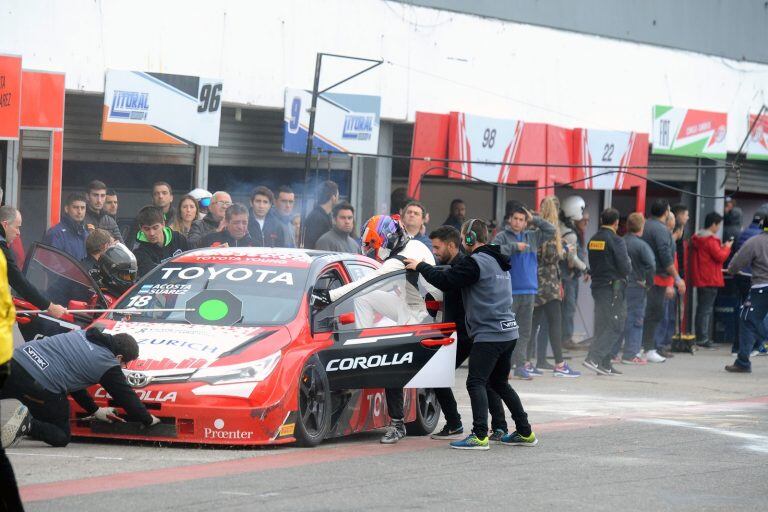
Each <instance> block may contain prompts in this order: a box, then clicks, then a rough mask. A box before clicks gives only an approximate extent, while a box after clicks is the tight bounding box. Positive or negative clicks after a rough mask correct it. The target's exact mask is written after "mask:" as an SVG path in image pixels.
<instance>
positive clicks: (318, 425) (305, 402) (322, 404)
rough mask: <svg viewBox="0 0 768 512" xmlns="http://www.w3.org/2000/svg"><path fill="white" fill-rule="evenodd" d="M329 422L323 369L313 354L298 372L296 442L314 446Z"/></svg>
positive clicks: (325, 379)
mask: <svg viewBox="0 0 768 512" xmlns="http://www.w3.org/2000/svg"><path fill="white" fill-rule="evenodd" d="M330 425H331V393H330V386H329V385H328V377H327V375H326V374H325V369H324V368H323V365H322V364H321V363H320V359H318V357H317V356H312V357H310V358H309V359H308V360H307V362H306V363H304V368H302V370H301V375H300V376H299V414H298V418H297V419H296V434H295V437H296V442H297V443H298V444H300V445H301V446H317V445H318V444H320V443H321V442H322V441H323V439H325V436H326V435H327V434H328V429H329V428H330Z"/></svg>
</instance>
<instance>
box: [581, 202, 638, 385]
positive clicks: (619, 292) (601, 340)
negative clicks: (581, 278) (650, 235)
mask: <svg viewBox="0 0 768 512" xmlns="http://www.w3.org/2000/svg"><path fill="white" fill-rule="evenodd" d="M618 228H619V211H618V210H616V209H615V208H606V209H605V210H603V213H601V214H600V229H599V230H598V231H597V233H596V234H595V236H593V237H592V239H591V240H590V241H589V245H588V246H587V248H588V249H589V267H590V274H591V275H592V297H593V298H594V299H595V339H594V341H593V342H592V345H591V346H590V348H589V353H588V354H587V358H586V359H585V360H584V363H583V364H584V366H585V367H587V368H589V369H590V370H594V371H595V372H597V373H598V374H599V375H620V374H621V372H620V371H618V370H616V369H615V368H613V366H612V365H611V348H612V347H613V344H614V342H615V341H616V340H617V339H618V337H619V336H621V333H622V331H623V330H624V322H625V320H626V317H627V303H626V300H625V296H624V291H625V289H626V287H627V278H628V277H629V273H630V271H631V270H632V264H631V262H630V260H629V254H628V253H627V244H626V243H625V242H624V239H623V238H621V237H620V236H619V235H617V234H616V230H617V229H618Z"/></svg>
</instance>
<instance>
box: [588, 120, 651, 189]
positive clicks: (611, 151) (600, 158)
mask: <svg viewBox="0 0 768 512" xmlns="http://www.w3.org/2000/svg"><path fill="white" fill-rule="evenodd" d="M573 137H574V139H573V149H574V163H575V164H576V165H580V166H586V167H575V168H574V172H573V179H574V180H581V179H583V181H581V182H579V183H575V184H574V188H584V189H591V190H627V189H629V188H632V187H636V186H638V183H639V182H643V180H642V179H641V178H638V177H635V176H630V175H627V174H626V173H623V172H610V171H612V170H621V169H622V168H626V167H627V166H645V165H648V137H647V135H645V134H638V133H634V132H615V131H606V130H587V129H583V128H577V129H575V130H573ZM590 166H599V167H590ZM631 172H632V173H633V174H638V175H642V176H646V175H647V170H646V169H631Z"/></svg>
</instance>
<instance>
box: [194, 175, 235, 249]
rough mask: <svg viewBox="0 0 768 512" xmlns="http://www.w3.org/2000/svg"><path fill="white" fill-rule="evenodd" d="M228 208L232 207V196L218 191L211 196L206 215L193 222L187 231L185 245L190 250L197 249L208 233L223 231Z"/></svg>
mask: <svg viewBox="0 0 768 512" xmlns="http://www.w3.org/2000/svg"><path fill="white" fill-rule="evenodd" d="M230 206H232V196H230V195H229V194H228V193H227V192H223V191H221V190H219V191H218V192H215V193H214V194H213V197H212V198H211V204H210V206H209V207H208V213H206V214H205V217H203V218H202V219H200V220H196V221H194V222H193V223H192V227H191V228H190V230H189V234H188V236H187V243H188V244H189V247H190V249H191V248H194V247H198V246H199V244H200V241H201V240H202V239H203V237H204V236H205V235H207V234H208V233H211V232H214V231H223V230H224V223H225V222H226V221H225V220H224V214H225V213H226V212H227V208H229V207H230Z"/></svg>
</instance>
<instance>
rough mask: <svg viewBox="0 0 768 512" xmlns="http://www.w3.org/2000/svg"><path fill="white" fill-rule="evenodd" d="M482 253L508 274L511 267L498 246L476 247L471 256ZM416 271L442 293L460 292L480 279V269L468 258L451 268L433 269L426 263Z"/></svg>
mask: <svg viewBox="0 0 768 512" xmlns="http://www.w3.org/2000/svg"><path fill="white" fill-rule="evenodd" d="M476 252H483V253H486V254H488V255H489V256H492V257H493V258H494V259H495V260H496V262H497V263H498V264H499V266H500V267H501V270H503V271H504V272H509V269H511V268H512V266H511V265H510V264H509V256H504V255H503V254H501V251H500V250H499V246H498V245H491V244H488V245H483V246H481V247H478V248H477V249H475V250H474V251H472V254H474V253H476ZM416 270H417V271H418V272H419V274H421V275H422V276H424V279H426V281H427V282H428V283H429V284H431V285H432V286H434V287H435V288H439V289H440V290H443V291H444V292H447V291H449V290H461V289H462V288H464V287H467V286H471V285H473V284H475V283H476V282H477V280H478V279H480V267H479V266H477V263H476V262H475V260H473V259H472V258H471V257H470V256H465V257H464V258H462V259H461V260H460V261H458V262H457V263H456V264H453V263H451V268H449V269H441V268H440V267H433V266H432V265H430V264H428V263H424V262H421V263H419V264H418V266H417V267H416Z"/></svg>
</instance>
